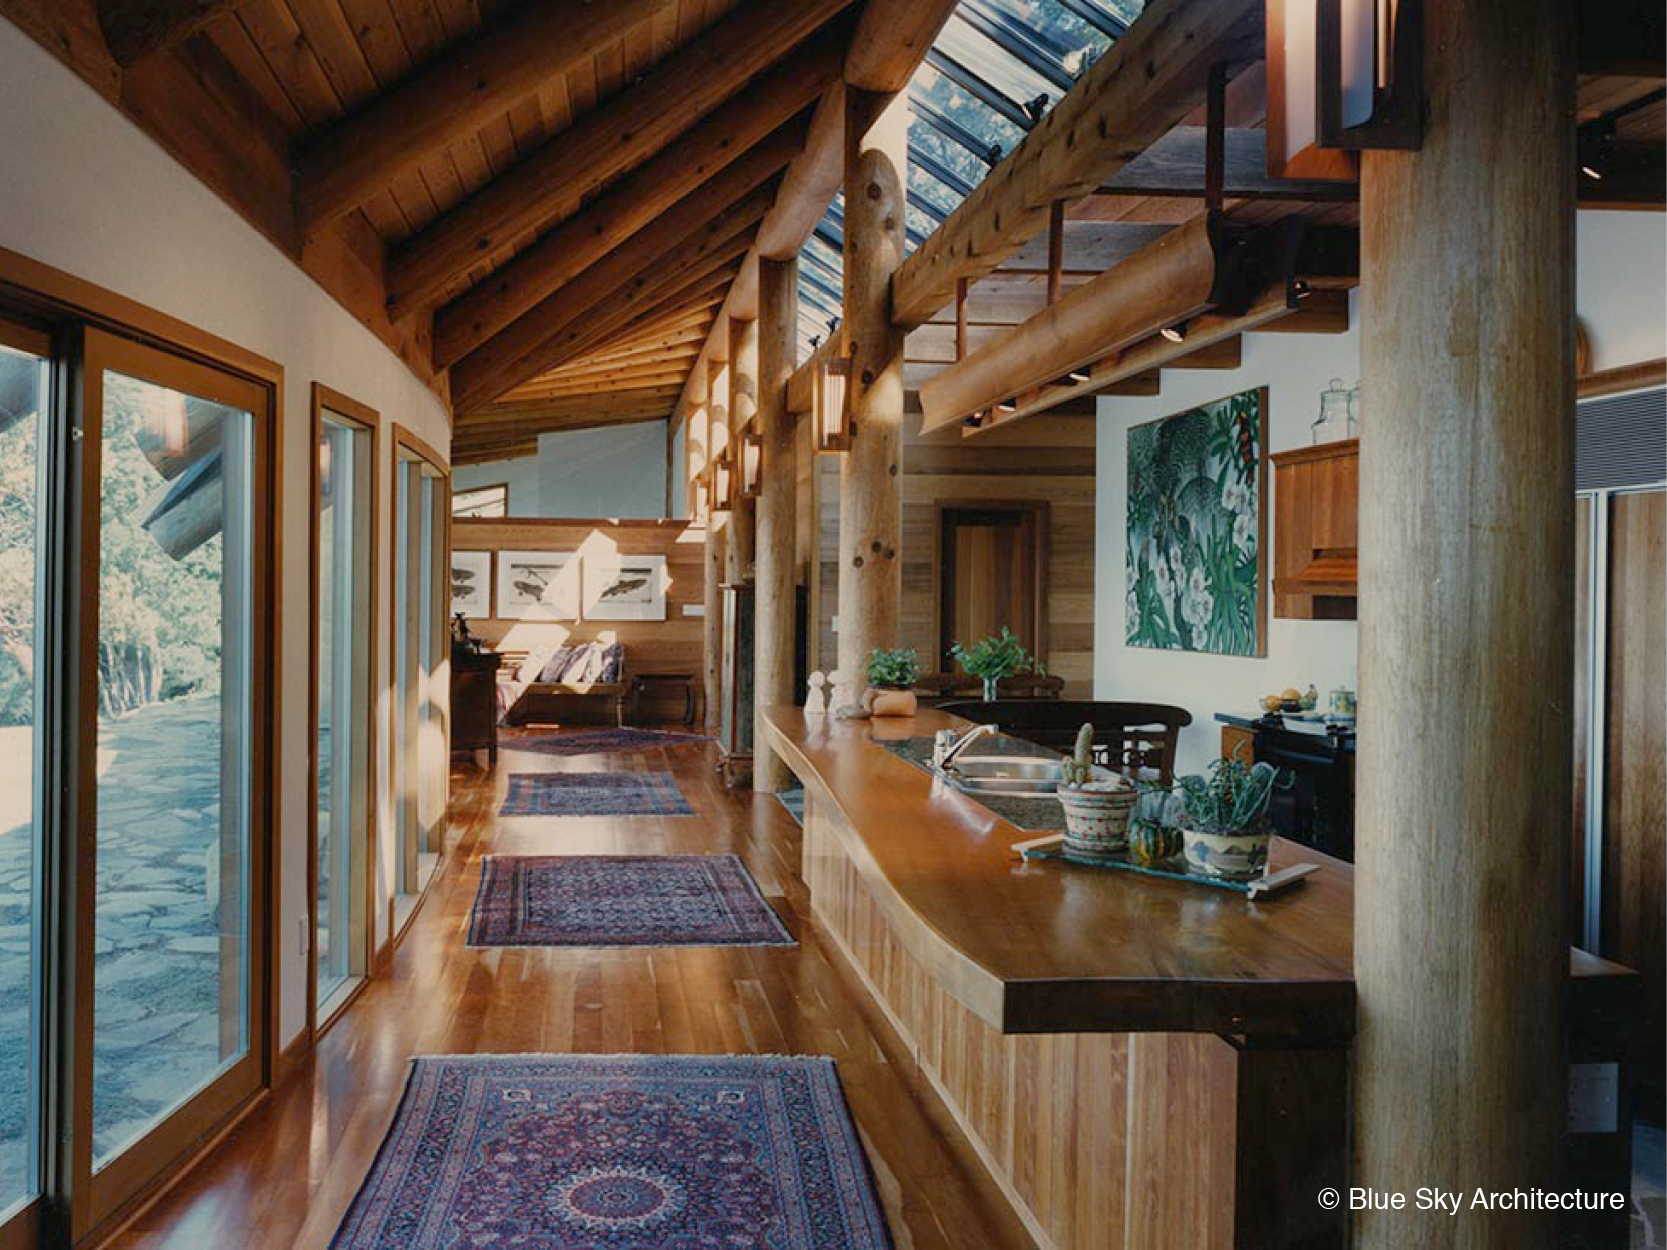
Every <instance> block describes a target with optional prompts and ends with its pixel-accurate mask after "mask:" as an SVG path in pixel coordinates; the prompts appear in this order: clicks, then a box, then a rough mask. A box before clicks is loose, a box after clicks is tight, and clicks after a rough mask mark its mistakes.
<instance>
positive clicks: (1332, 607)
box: [1269, 438, 1360, 621]
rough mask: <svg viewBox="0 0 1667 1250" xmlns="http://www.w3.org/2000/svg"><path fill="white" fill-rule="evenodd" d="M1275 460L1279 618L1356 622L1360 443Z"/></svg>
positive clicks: (1276, 608) (1275, 579)
mask: <svg viewBox="0 0 1667 1250" xmlns="http://www.w3.org/2000/svg"><path fill="white" fill-rule="evenodd" d="M1269 458H1270V459H1271V460H1272V461H1273V488H1274V557H1273V558H1274V568H1273V614H1274V615H1275V616H1281V617H1291V618H1296V619H1298V620H1334V621H1352V620H1354V619H1355V603H1356V596H1357V594H1358V585H1357V578H1358V573H1357V567H1358V559H1359V538H1358V534H1359V510H1360V508H1359V501H1360V440H1359V439H1355V438H1350V439H1344V440H1343V441H1341V442H1336V443H1324V444H1321V445H1320V446H1318V447H1302V448H1298V449H1297V450H1296V451H1284V452H1280V453H1279V454H1278V455H1275V456H1271V457H1269Z"/></svg>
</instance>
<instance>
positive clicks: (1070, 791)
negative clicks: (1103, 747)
mask: <svg viewBox="0 0 1667 1250" xmlns="http://www.w3.org/2000/svg"><path fill="white" fill-rule="evenodd" d="M1136 797H1137V796H1136V794H1135V789H1134V787H1133V786H1132V785H1130V784H1129V782H1128V781H1127V780H1126V779H1125V778H1122V777H1118V776H1115V775H1113V776H1108V777H1105V778H1097V777H1095V775H1094V726H1093V725H1084V726H1083V727H1082V728H1081V729H1079V730H1077V745H1076V750H1075V751H1074V752H1073V753H1072V754H1070V755H1067V756H1065V757H1064V759H1063V761H1062V762H1061V763H1060V783H1059V805H1060V806H1061V807H1063V808H1064V809H1065V849H1066V850H1068V851H1072V852H1074V853H1076V854H1078V855H1086V856H1102V857H1103V856H1107V855H1113V854H1116V853H1117V852H1118V851H1121V850H1123V849H1125V848H1126V847H1127V846H1128V840H1127V839H1128V831H1129V813H1130V812H1132V811H1133V810H1134V805H1135V798H1136Z"/></svg>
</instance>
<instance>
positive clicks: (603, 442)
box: [538, 421, 666, 519]
mask: <svg viewBox="0 0 1667 1250" xmlns="http://www.w3.org/2000/svg"><path fill="white" fill-rule="evenodd" d="M538 514H539V515H540V516H549V517H615V518H641V519H655V518H663V517H664V516H665V515H666V423H665V422H664V421H643V422H640V423H636V424H632V425H605V426H598V427H596V428H595V429H590V430H564V431H563V432H561V433H559V434H542V435H540V436H539V439H538Z"/></svg>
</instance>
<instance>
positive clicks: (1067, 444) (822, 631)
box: [811, 412, 1095, 699]
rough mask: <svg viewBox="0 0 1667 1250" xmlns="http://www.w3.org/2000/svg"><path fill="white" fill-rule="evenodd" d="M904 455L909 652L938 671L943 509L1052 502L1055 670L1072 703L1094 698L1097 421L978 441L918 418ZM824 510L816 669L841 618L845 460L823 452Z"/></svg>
mask: <svg viewBox="0 0 1667 1250" xmlns="http://www.w3.org/2000/svg"><path fill="white" fill-rule="evenodd" d="M905 420H906V422H907V429H906V431H905V448H904V455H903V637H902V639H901V643H902V645H903V646H908V647H913V648H915V650H916V651H918V652H919V654H920V658H921V663H922V665H923V666H925V667H926V668H927V670H928V671H931V668H932V659H933V656H934V655H935V654H936V652H937V638H936V635H935V629H936V620H937V613H936V603H935V600H936V598H937V593H938V569H937V536H936V535H935V534H934V533H933V527H934V525H935V523H936V515H937V505H938V504H939V503H998V502H1001V503H1011V502H1025V501H1028V500H1045V501H1046V502H1047V504H1048V507H1049V513H1050V517H1051V525H1050V530H1049V535H1048V552H1049V567H1048V570H1047V580H1048V594H1047V601H1046V609H1045V610H1046V614H1047V621H1046V625H1047V636H1048V647H1047V655H1046V656H1045V657H1044V659H1045V662H1046V663H1047V666H1048V671H1049V672H1051V673H1055V674H1057V675H1058V676H1060V677H1063V678H1064V679H1065V682H1066V686H1065V695H1066V697H1067V698H1078V699H1086V698H1090V697H1092V694H1093V683H1094V480H1095V479H1094V454H1095V449H1094V425H1095V423H1094V419H1093V418H1092V417H1054V418H1047V417H1043V418H1037V419H1035V420H1032V421H1026V422H1024V423H1023V425H1021V426H1015V427H1013V428H1011V429H1006V430H992V431H991V432H990V433H988V434H985V435H982V436H981V437H979V438H977V439H975V440H963V439H961V438H960V437H959V436H958V435H952V436H950V437H948V438H945V437H943V436H941V435H940V436H937V437H933V438H929V439H923V438H922V437H921V436H920V414H919V413H918V412H914V413H909V414H907V416H906V417H905ZM817 461H818V474H817V507H818V516H819V518H820V528H821V534H820V544H819V545H820V551H821V561H820V565H821V574H820V578H819V582H818V585H817V587H816V591H817V592H819V593H817V594H813V601H812V612H813V615H814V617H815V619H816V620H817V621H818V622H819V624H820V628H819V630H818V638H817V645H818V648H819V650H818V654H817V655H816V656H813V657H812V664H811V667H812V668H817V667H821V668H827V667H828V666H830V665H831V664H832V663H833V657H834V655H835V653H836V651H837V640H836V638H835V635H834V632H833V615H834V612H835V610H836V606H837V602H838V597H839V590H838V588H839V566H838V563H837V561H838V558H839V457H837V456H820V457H818V458H817Z"/></svg>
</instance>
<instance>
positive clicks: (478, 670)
mask: <svg viewBox="0 0 1667 1250" xmlns="http://www.w3.org/2000/svg"><path fill="white" fill-rule="evenodd" d="M502 663H503V657H502V656H500V655H499V654H498V653H497V652H495V651H482V652H479V653H477V654H465V653H463V652H457V651H454V652H453V653H452V657H451V749H452V750H453V751H478V750H480V749H481V748H482V747H484V748H485V749H486V756H487V759H488V760H490V761H491V762H492V763H493V764H496V763H497V762H498V668H499V666H500V665H501V664H502Z"/></svg>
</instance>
